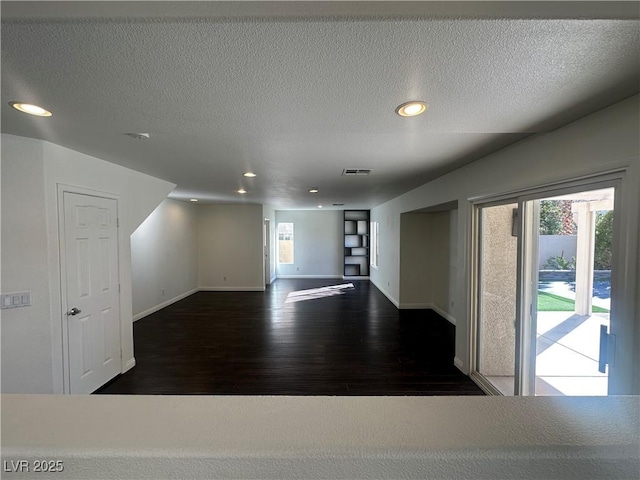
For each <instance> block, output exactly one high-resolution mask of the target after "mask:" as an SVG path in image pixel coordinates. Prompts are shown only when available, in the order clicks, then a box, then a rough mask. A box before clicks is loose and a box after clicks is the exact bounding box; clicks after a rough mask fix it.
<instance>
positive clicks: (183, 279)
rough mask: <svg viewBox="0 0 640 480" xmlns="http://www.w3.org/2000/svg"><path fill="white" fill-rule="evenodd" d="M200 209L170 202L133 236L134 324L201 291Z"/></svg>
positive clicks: (162, 206)
mask: <svg viewBox="0 0 640 480" xmlns="http://www.w3.org/2000/svg"><path fill="white" fill-rule="evenodd" d="M198 208H199V207H198V206H196V205H194V204H192V203H190V202H182V201H178V200H171V199H169V198H167V199H165V200H164V201H163V202H162V203H161V204H160V205H158V207H157V208H156V209H155V210H154V211H153V213H151V215H149V217H147V219H146V220H145V221H144V222H142V224H141V225H140V226H139V227H138V228H137V229H136V231H135V232H133V234H132V235H131V278H132V287H133V318H134V320H137V319H138V318H142V317H144V316H146V315H149V314H151V313H153V312H155V311H157V310H160V309H161V308H164V307H166V306H167V305H170V304H171V303H174V302H176V301H178V300H180V299H182V298H184V297H186V296H187V295H190V294H192V293H194V292H195V291H196V290H197V287H198V236H197V232H198V224H197V220H198V219H197V209H198Z"/></svg>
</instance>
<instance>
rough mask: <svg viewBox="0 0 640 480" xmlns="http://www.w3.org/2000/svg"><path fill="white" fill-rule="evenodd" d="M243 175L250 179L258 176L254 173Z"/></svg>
mask: <svg viewBox="0 0 640 480" xmlns="http://www.w3.org/2000/svg"><path fill="white" fill-rule="evenodd" d="M242 175H244V176H245V177H249V178H253V177H255V176H256V174H255V173H253V172H245V173H243V174H242Z"/></svg>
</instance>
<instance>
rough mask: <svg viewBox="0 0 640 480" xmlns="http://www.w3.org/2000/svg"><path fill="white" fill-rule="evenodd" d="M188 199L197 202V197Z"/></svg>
mask: <svg viewBox="0 0 640 480" xmlns="http://www.w3.org/2000/svg"><path fill="white" fill-rule="evenodd" d="M189 200H190V201H192V202H197V201H198V199H197V198H190V199H189Z"/></svg>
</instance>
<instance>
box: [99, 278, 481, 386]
mask: <svg viewBox="0 0 640 480" xmlns="http://www.w3.org/2000/svg"><path fill="white" fill-rule="evenodd" d="M344 283H353V285H354V288H349V289H341V290H340V293H341V294H340V295H333V296H327V297H321V295H322V294H323V293H331V291H328V292H315V294H314V293H313V292H311V293H312V294H311V295H308V296H309V297H312V298H309V299H301V298H304V297H299V296H294V297H290V298H295V299H297V300H299V301H296V302H289V303H286V300H287V296H288V295H289V294H290V293H292V292H296V291H300V290H306V289H315V288H319V287H325V286H328V285H337V284H344ZM333 293H335V290H334V292H333ZM295 295H299V294H295ZM318 296H320V298H317V297H318ZM454 330H455V327H454V326H453V325H451V324H450V323H449V322H448V321H446V320H445V319H443V318H442V317H440V316H438V315H437V314H435V313H434V312H433V311H431V310H398V309H396V308H395V306H394V305H393V304H392V303H391V302H390V301H389V300H388V299H387V298H386V297H385V296H384V295H383V294H382V293H380V291H379V290H378V289H377V288H376V287H375V286H373V285H372V284H371V283H369V282H368V281H353V282H349V281H342V280H335V279H313V280H285V279H280V280H277V281H276V282H275V283H274V284H273V285H271V286H270V287H268V288H267V291H266V292H264V293H263V292H199V293H196V294H194V295H192V296H190V297H188V298H185V299H184V300H181V301H179V302H177V303H174V304H173V305H171V306H169V307H167V308H165V309H163V310H161V311H159V312H156V313H154V314H152V315H150V316H148V317H146V318H144V319H142V320H139V321H137V322H136V323H135V324H134V346H135V357H136V363H137V365H136V367H134V368H133V369H132V370H130V371H129V372H127V373H125V374H124V375H121V376H119V377H117V378H116V379H114V380H113V381H112V382H110V383H109V384H107V385H106V386H104V387H103V388H102V389H100V390H99V391H97V392H96V393H102V394H184V395H483V393H482V391H481V390H480V389H479V388H478V387H477V386H476V385H475V384H474V383H473V382H472V381H471V380H470V379H469V378H468V377H466V376H465V375H463V374H462V373H460V372H459V371H458V370H457V369H456V368H455V367H454V366H453V355H454Z"/></svg>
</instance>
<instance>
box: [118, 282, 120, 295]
mask: <svg viewBox="0 0 640 480" xmlns="http://www.w3.org/2000/svg"><path fill="white" fill-rule="evenodd" d="M118 293H120V284H118Z"/></svg>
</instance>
